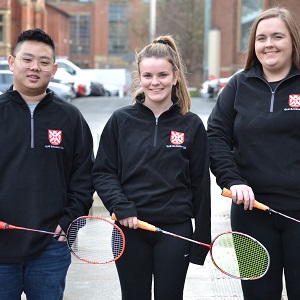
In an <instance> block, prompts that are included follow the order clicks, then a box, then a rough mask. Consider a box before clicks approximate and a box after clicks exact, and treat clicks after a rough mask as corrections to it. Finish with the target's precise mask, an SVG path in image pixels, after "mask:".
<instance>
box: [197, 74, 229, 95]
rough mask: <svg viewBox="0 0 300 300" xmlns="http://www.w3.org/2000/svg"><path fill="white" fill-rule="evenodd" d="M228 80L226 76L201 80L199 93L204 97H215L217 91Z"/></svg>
mask: <svg viewBox="0 0 300 300" xmlns="http://www.w3.org/2000/svg"><path fill="white" fill-rule="evenodd" d="M227 82H228V78H216V79H212V80H206V81H205V82H203V84H202V86H201V88H200V91H199V94H200V96H201V97H205V98H215V97H217V95H218V92H219V90H220V89H221V88H223V87H224V86H225V85H226V83H227Z"/></svg>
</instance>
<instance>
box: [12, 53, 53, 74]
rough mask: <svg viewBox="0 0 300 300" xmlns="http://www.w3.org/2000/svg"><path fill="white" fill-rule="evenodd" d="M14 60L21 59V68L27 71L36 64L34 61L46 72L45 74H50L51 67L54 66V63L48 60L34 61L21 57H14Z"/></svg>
mask: <svg viewBox="0 0 300 300" xmlns="http://www.w3.org/2000/svg"><path fill="white" fill-rule="evenodd" d="M14 58H17V59H19V60H20V64H21V66H22V67H23V68H26V69H30V68H31V67H32V66H33V64H34V61H36V62H37V64H38V66H39V68H40V69H41V71H44V72H49V71H50V69H51V67H52V66H53V63H52V61H51V60H50V59H47V58H41V59H33V58H32V57H30V56H20V57H16V56H14Z"/></svg>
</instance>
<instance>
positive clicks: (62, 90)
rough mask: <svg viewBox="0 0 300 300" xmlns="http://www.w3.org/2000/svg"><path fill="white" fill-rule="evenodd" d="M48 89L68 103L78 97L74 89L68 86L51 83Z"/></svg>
mask: <svg viewBox="0 0 300 300" xmlns="http://www.w3.org/2000/svg"><path fill="white" fill-rule="evenodd" d="M48 88H49V89H50V90H52V91H53V92H54V94H55V95H56V96H58V97H59V98H61V99H62V100H64V101H66V102H71V101H72V100H73V99H74V98H75V97H76V94H75V93H74V91H73V89H72V87H70V86H69V85H67V84H63V83H58V82H52V81H50V82H49V85H48Z"/></svg>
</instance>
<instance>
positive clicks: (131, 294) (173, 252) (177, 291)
mask: <svg viewBox="0 0 300 300" xmlns="http://www.w3.org/2000/svg"><path fill="white" fill-rule="evenodd" d="M118 225H119V224H118ZM155 225H156V226H158V227H160V228H162V229H164V230H166V231H169V232H172V233H176V234H179V235H182V236H185V237H189V238H190V237H191V235H192V224H191V221H188V222H185V223H181V224H155ZM119 226H120V227H121V228H122V230H123V231H124V234H125V237H126V248H125V251H124V254H123V255H122V257H121V258H120V259H119V260H117V261H116V266H117V271H118V275H119V280H120V284H121V290H122V299H123V300H141V299H142V300H150V299H151V287H152V277H153V280H154V299H155V300H182V299H183V289H184V283H185V278H186V273H187V269H188V265H189V257H188V254H189V246H190V245H189V242H187V241H184V240H182V239H179V238H175V237H172V236H169V235H166V234H163V233H158V232H149V231H145V230H142V229H137V230H133V229H129V228H127V227H123V226H121V225H119Z"/></svg>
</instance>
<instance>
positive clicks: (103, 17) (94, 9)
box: [0, 0, 300, 82]
mask: <svg viewBox="0 0 300 300" xmlns="http://www.w3.org/2000/svg"><path fill="white" fill-rule="evenodd" d="M164 1H166V0H157V5H158V7H159V4H162V3H164ZM174 1H175V0H174ZM203 1H204V2H205V15H206V17H205V20H206V21H205V24H203V27H204V31H205V32H206V34H205V40H204V49H201V50H200V51H203V53H204V55H203V56H204V59H203V61H204V62H203V81H204V80H205V79H206V78H207V77H208V76H209V75H214V76H216V77H227V76H230V75H231V74H233V73H234V72H235V71H236V70H238V69H240V68H241V67H242V66H243V59H244V49H245V46H246V42H247V30H248V29H249V27H250V26H251V24H252V22H253V20H254V19H255V17H256V16H257V15H258V14H259V13H260V12H261V11H262V10H264V9H266V8H268V7H271V6H276V5H281V6H286V7H287V8H289V9H290V10H291V11H292V12H293V13H294V14H295V15H300V5H299V0H203ZM147 5H149V0H0V56H2V57H3V56H4V57H7V56H8V55H9V54H10V53H11V52H12V50H13V49H12V45H13V44H14V43H15V41H16V38H17V36H18V35H19V33H20V32H21V31H23V30H27V29H30V28H34V27H40V28H42V29H44V30H45V31H46V32H48V33H49V34H50V35H51V36H52V37H53V40H54V42H55V44H56V54H57V56H62V57H67V58H68V59H70V60H72V61H73V62H74V63H76V64H77V65H79V66H81V67H84V68H130V66H131V62H132V61H133V59H134V55H133V53H134V49H136V47H139V46H140V45H139V43H141V40H140V38H141V37H138V34H137V31H139V30H137V28H139V26H144V25H145V24H146V23H147V22H144V21H145V20H140V23H139V20H138V19H139V18H141V17H144V15H143V13H142V11H143V10H144V11H147V10H148V9H149V7H147ZM158 17H159V16H158ZM133 22H135V24H134V26H133V24H132V23H133ZM143 22H144V24H141V23H143ZM298 22H299V28H300V19H299V20H298ZM140 32H143V31H142V30H141V31H140ZM144 38H145V37H144ZM198 81H199V80H198ZM198 81H197V82H198Z"/></svg>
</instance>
